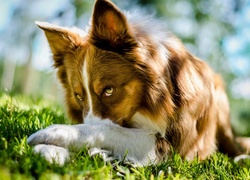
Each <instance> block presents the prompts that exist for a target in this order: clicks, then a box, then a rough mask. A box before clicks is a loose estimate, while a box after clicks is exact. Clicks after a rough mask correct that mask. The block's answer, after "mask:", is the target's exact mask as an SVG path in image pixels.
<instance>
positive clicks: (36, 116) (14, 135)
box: [0, 92, 250, 180]
mask: <svg viewBox="0 0 250 180" xmlns="http://www.w3.org/2000/svg"><path fill="white" fill-rule="evenodd" d="M58 123H66V124H69V123H70V121H69V120H68V119H67V118H66V116H65V114H64V110H63V108H62V107H61V106H60V105H59V104H58V102H57V101H56V100H55V99H53V98H42V97H36V98H35V97H32V96H24V95H17V94H11V93H6V92H0V179H1V180H9V179H41V180H43V179H58V180H59V179H62V180H68V179H100V180H103V179H129V180H130V179H131V180H133V179H140V180H141V179H150V180H151V179H159V180H162V179H202V180H203V179H209V180H213V179H225V180H226V179H228V180H229V179H230V180H231V179H244V180H245V179H250V160H245V161H241V162H239V163H235V162H234V161H233V159H231V158H229V157H227V156H226V155H223V154H220V153H215V154H214V155H212V156H211V157H210V158H208V159H207V160H205V161H199V160H198V159H196V160H194V161H192V162H188V161H185V160H182V159H181V157H180V156H179V155H178V154H175V153H173V155H172V156H171V157H169V158H168V159H167V160H166V161H165V162H163V163H161V164H158V165H155V166H148V167H131V166H129V165H126V164H122V163H117V162H114V163H112V164H111V163H105V162H104V161H103V160H102V158H101V157H99V156H94V157H90V156H89V155H88V151H87V149H86V148H84V147H83V149H82V150H81V151H80V152H79V153H77V154H74V155H72V158H71V161H70V162H69V163H67V164H65V165H64V166H59V165H57V164H49V163H48V162H47V161H46V160H45V159H44V158H43V157H41V156H40V155H38V154H34V153H33V151H32V147H30V146H29V145H28V144H27V138H28V136H29V135H30V134H32V133H33V132H36V131H37V130H39V129H41V128H45V127H47V126H49V125H51V124H58Z"/></svg>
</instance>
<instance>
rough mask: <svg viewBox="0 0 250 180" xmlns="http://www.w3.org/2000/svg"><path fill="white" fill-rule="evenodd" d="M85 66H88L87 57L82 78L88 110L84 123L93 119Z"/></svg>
mask: <svg viewBox="0 0 250 180" xmlns="http://www.w3.org/2000/svg"><path fill="white" fill-rule="evenodd" d="M87 66H88V65H87V59H85V61H84V65H83V80H84V89H85V90H86V93H87V98H88V104H89V112H88V114H87V116H86V117H84V122H85V123H86V124H87V123H91V121H92V120H94V117H93V106H92V98H91V94H90V90H89V76H88V72H87V68H88V67H87Z"/></svg>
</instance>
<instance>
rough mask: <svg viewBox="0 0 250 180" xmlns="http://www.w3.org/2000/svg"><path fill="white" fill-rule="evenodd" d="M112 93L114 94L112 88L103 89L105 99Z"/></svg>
mask: <svg viewBox="0 0 250 180" xmlns="http://www.w3.org/2000/svg"><path fill="white" fill-rule="evenodd" d="M113 92H114V89H113V88H112V87H106V88H105V89H104V95H105V96H107V97H108V96H112V94H113Z"/></svg>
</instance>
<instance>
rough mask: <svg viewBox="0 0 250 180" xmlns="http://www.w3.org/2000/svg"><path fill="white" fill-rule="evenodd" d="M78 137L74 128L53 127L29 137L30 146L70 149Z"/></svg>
mask: <svg viewBox="0 0 250 180" xmlns="http://www.w3.org/2000/svg"><path fill="white" fill-rule="evenodd" d="M77 136H78V134H77V131H76V130H75V129H74V128H73V127H72V126H66V125H51V126H49V127H48V128H45V129H41V130H39V131H37V132H36V133H34V134H32V135H31V136H29V138H28V144H29V145H37V144H53V145H56V146H60V147H65V148H68V147H69V145H70V143H71V142H72V140H73V139H74V138H75V137H77Z"/></svg>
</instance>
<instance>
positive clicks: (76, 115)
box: [28, 0, 250, 166]
mask: <svg viewBox="0 0 250 180" xmlns="http://www.w3.org/2000/svg"><path fill="white" fill-rule="evenodd" d="M37 25H38V26H39V27H40V28H41V29H42V30H43V31H44V32H45V35H46V37H47V40H48V42H49V45H50V48H51V51H52V54H53V60H54V67H55V69H56V70H57V77H58V79H59V81H60V83H61V85H62V87H63V89H64V92H65V102H66V107H67V112H68V115H69V117H70V118H71V119H72V120H73V122H76V123H78V124H76V125H51V126H49V127H48V128H45V129H42V130H39V131H38V132H36V133H34V134H32V135H31V136H30V137H29V138H28V144H30V145H32V146H34V150H35V152H37V153H40V154H41V155H42V156H44V157H45V158H46V159H47V160H48V161H50V162H54V161H55V162H57V163H59V164H64V163H65V162H67V161H69V160H70V153H71V152H77V151H80V150H81V149H82V148H83V147H87V148H89V152H90V154H91V155H93V154H101V155H102V156H103V157H104V160H110V159H117V160H125V161H127V162H130V163H132V164H135V165H138V166H146V165H149V164H157V163H159V162H162V161H164V160H166V159H167V157H168V156H170V155H171V153H172V152H173V150H174V152H177V153H178V154H180V155H181V156H182V157H183V158H185V159H188V160H193V159H194V158H199V159H200V160H204V159H206V158H207V157H209V156H210V155H211V154H213V153H214V152H215V151H216V150H219V151H221V152H223V153H226V154H227V155H228V156H231V157H236V156H238V155H240V154H242V153H246V151H247V149H246V148H248V150H249V142H250V141H249V139H244V141H242V139H239V140H238V141H239V142H240V143H237V142H236V141H237V140H236V138H235V136H234V134H233V131H232V128H231V125H230V110H229V102H228V99H227V95H226V93H225V90H224V85H223V81H222V80H221V78H220V76H219V75H218V74H216V73H214V72H213V71H212V70H211V68H210V67H209V66H208V65H207V64H206V63H205V62H203V61H201V60H200V59H199V58H197V57H195V56H194V55H192V54H191V53H190V52H188V50H187V49H186V48H185V47H184V45H183V44H182V42H181V41H180V40H179V39H178V38H177V37H175V36H174V35H173V34H171V33H169V32H167V31H166V30H165V29H164V28H162V27H161V24H160V23H157V21H154V20H152V19H150V18H148V17H144V19H143V17H141V18H140V17H139V16H136V17H135V16H131V15H128V14H126V13H123V12H122V11H121V10H120V9H119V8H118V7H116V6H115V5H114V4H113V3H112V2H111V1H109V0H96V2H95V5H94V9H93V14H92V18H91V23H90V27H89V28H88V29H87V31H84V30H80V29H78V28H67V27H60V26H57V25H52V24H49V23H46V22H37ZM239 144H244V145H245V149H243V148H242V147H241V146H239Z"/></svg>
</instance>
